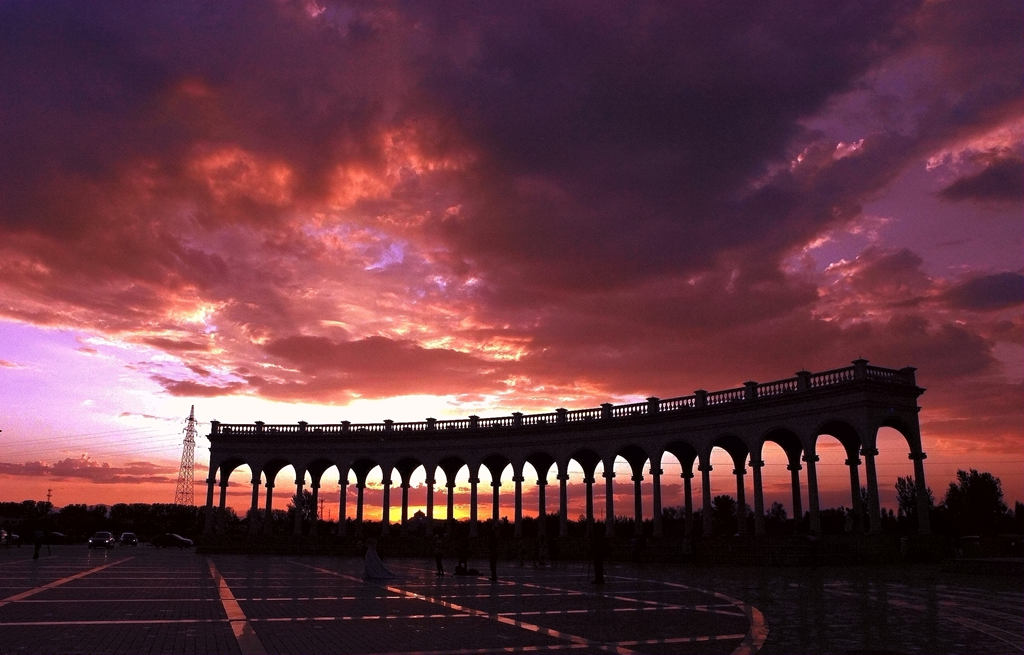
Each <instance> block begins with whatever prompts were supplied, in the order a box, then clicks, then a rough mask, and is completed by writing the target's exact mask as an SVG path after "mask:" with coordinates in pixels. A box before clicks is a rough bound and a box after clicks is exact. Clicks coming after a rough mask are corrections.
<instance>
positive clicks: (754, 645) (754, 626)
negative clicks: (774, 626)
mask: <svg viewBox="0 0 1024 655" xmlns="http://www.w3.org/2000/svg"><path fill="white" fill-rule="evenodd" d="M614 577H615V578H616V579H619V580H629V581H631V582H648V583H655V584H662V585H666V586H669V587H679V588H681V589H691V590H696V591H700V592H702V593H708V594H711V595H713V596H714V597H715V598H718V599H720V600H724V601H726V602H728V603H731V604H732V605H734V606H735V607H737V608H739V609H740V610H741V611H742V613H743V615H744V616H746V617H747V621H748V622H749V624H750V628H749V629H748V630H747V633H746V634H745V635H744V636H743V641H742V642H740V644H739V645H738V646H737V647H736V648H735V649H734V650H733V651H732V655H753V654H754V653H756V652H757V651H759V650H761V647H762V646H764V642H765V641H767V639H768V623H767V621H765V618H764V614H762V613H761V610H759V609H757V608H756V607H754V606H753V605H751V604H750V603H745V602H743V601H742V600H740V599H738V598H732V597H731V596H726V595H725V594H723V593H722V592H720V591H711V590H710V589H701V588H699V587H691V586H690V585H685V584H681V583H678V582H669V581H667V580H646V579H644V578H633V577H627V576H614Z"/></svg>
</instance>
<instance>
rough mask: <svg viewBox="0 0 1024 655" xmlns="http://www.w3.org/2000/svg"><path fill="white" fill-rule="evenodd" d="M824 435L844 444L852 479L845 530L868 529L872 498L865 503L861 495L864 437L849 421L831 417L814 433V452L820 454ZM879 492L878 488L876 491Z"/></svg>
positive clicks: (846, 460)
mask: <svg viewBox="0 0 1024 655" xmlns="http://www.w3.org/2000/svg"><path fill="white" fill-rule="evenodd" d="M824 435H831V436H832V437H834V438H835V439H836V440H837V441H839V443H840V445H842V447H843V450H844V451H845V456H846V458H845V460H844V462H843V463H844V464H845V465H846V467H847V470H848V474H849V481H850V511H849V513H848V516H847V518H846V525H845V526H844V530H847V531H850V532H853V531H858V532H861V531H867V530H868V523H869V521H868V519H867V514H866V510H867V507H866V506H865V505H867V506H870V505H871V502H870V500H869V501H868V502H867V503H865V502H864V499H863V498H862V497H861V491H860V486H861V485H860V480H861V475H860V465H861V463H862V462H861V459H860V454H861V448H862V447H863V438H862V436H861V435H860V433H859V432H858V431H857V428H856V427H855V426H853V425H851V424H850V423H848V422H847V421H843V420H839V419H830V420H827V421H825V422H823V423H822V424H821V425H819V426H818V429H817V430H816V431H815V435H814V444H815V446H814V453H815V455H820V453H819V452H818V451H819V449H818V442H819V441H820V439H821V437H822V436H824ZM875 493H877V490H876V492H875Z"/></svg>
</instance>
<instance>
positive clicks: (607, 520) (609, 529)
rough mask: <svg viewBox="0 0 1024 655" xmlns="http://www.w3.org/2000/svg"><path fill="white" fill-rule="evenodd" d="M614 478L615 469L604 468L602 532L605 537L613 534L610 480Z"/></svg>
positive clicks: (613, 519) (612, 492) (611, 486)
mask: <svg viewBox="0 0 1024 655" xmlns="http://www.w3.org/2000/svg"><path fill="white" fill-rule="evenodd" d="M614 479H615V470H614V469H613V468H612V467H610V466H609V467H607V468H606V469H605V470H604V534H605V536H606V537H614V536H615V489H614V485H613V484H612V480H614Z"/></svg>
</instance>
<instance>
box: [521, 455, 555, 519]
mask: <svg viewBox="0 0 1024 655" xmlns="http://www.w3.org/2000/svg"><path fill="white" fill-rule="evenodd" d="M524 460H525V462H526V463H528V464H529V465H530V466H532V467H533V470H534V471H535V472H536V473H537V480H536V482H537V537H538V539H542V538H544V537H546V536H547V533H548V530H547V515H548V512H549V507H550V506H549V501H548V494H547V487H548V483H549V482H550V475H551V467H552V466H554V464H555V458H554V457H552V456H551V453H548V452H546V451H538V450H535V451H532V452H531V453H530V454H528V455H527V456H526V457H525V458H524ZM555 475H556V476H557V475H558V469H557V467H556V468H555ZM559 516H561V512H559Z"/></svg>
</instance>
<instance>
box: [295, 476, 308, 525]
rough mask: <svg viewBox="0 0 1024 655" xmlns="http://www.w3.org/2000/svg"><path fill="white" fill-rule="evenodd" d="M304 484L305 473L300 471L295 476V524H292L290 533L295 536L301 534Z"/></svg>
mask: <svg viewBox="0 0 1024 655" xmlns="http://www.w3.org/2000/svg"><path fill="white" fill-rule="evenodd" d="M305 484H306V476H305V473H304V472H303V473H300V474H299V475H298V476H297V477H296V478H295V524H294V525H293V526H292V534H293V535H295V536H298V535H301V534H302V501H304V500H305V498H303V497H302V488H303V487H304V486H305Z"/></svg>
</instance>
